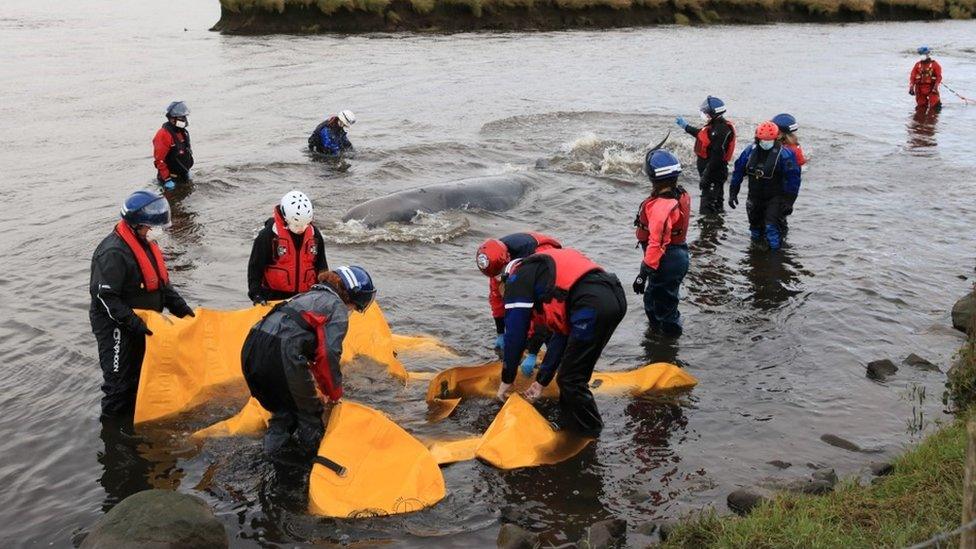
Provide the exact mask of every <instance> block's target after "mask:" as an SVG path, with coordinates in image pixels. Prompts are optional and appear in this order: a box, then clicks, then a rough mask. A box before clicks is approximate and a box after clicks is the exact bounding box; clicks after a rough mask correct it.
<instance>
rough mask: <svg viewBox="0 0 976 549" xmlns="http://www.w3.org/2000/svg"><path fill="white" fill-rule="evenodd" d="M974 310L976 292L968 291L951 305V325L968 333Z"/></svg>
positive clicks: (975, 307) (975, 306)
mask: <svg viewBox="0 0 976 549" xmlns="http://www.w3.org/2000/svg"><path fill="white" fill-rule="evenodd" d="M974 310H976V294H974V293H973V292H969V293H968V294H966V296H964V297H963V298H962V299H960V300H959V301H957V302H956V304H955V305H953V306H952V327H953V328H955V329H957V330H959V331H960V332H962V333H969V327H970V326H972V322H973V311H974Z"/></svg>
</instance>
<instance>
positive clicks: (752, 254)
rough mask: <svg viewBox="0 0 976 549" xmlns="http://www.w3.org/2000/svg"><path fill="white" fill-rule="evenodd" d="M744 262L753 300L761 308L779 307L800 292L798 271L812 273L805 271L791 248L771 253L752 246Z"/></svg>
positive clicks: (765, 309)
mask: <svg viewBox="0 0 976 549" xmlns="http://www.w3.org/2000/svg"><path fill="white" fill-rule="evenodd" d="M744 261H745V263H746V277H747V278H748V279H749V283H750V284H751V285H752V296H751V297H752V302H753V304H754V305H755V307H756V308H757V309H759V310H761V311H771V310H774V309H777V308H779V307H780V306H781V305H782V304H783V303H785V302H786V301H788V300H789V299H790V298H791V297H793V296H795V295H797V294H799V293H800V292H801V291H802V288H801V285H800V277H799V274H800V273H803V274H810V273H807V272H804V271H803V270H802V269H803V267H802V266H801V265H799V264H797V263H796V261H795V259H794V256H793V253H792V252H791V251H790V250H788V249H782V250H779V251H776V252H769V251H764V250H759V249H757V248H756V247H751V248H750V250H749V253H748V255H746V258H745V259H744Z"/></svg>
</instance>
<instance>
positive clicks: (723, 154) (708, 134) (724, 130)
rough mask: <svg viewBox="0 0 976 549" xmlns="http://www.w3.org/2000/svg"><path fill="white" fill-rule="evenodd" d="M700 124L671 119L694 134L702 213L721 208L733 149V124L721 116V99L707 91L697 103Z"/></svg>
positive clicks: (709, 213)
mask: <svg viewBox="0 0 976 549" xmlns="http://www.w3.org/2000/svg"><path fill="white" fill-rule="evenodd" d="M699 111H700V115H701V119H702V121H703V122H704V123H705V124H704V125H703V126H702V127H700V128H699V127H696V126H692V125H691V124H689V123H688V122H687V121H685V119H684V118H682V117H680V116H679V117H678V118H677V119H676V120H675V123H676V124H677V125H678V126H679V127H680V128H681V129H683V130H685V131H686V132H688V133H689V134H690V135H693V136H694V137H695V156H697V157H698V176H699V177H700V181H699V186H700V188H701V204H700V205H699V207H698V208H699V209H698V211H699V213H701V214H702V215H712V214H719V213H722V212H724V211H725V207H724V205H723V203H724V202H725V180H726V179H727V178H728V177H729V161H730V160H732V155H733V153H735V126H734V125H732V122H731V121H729V120H726V119H725V103H724V102H723V101H722V100H721V99H719V98H718V97H712V96H711V95H709V96H708V97H706V98H705V101H703V102H702V104H701V106H700V107H699Z"/></svg>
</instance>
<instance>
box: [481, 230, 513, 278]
mask: <svg viewBox="0 0 976 549" xmlns="http://www.w3.org/2000/svg"><path fill="white" fill-rule="evenodd" d="M476 258H477V260H478V268H479V269H481V272H483V273H485V276H498V275H500V274H501V273H502V269H504V268H505V265H507V264H508V262H509V261H511V259H512V258H511V256H510V255H509V253H508V246H506V245H505V243H504V242H502V241H501V240H498V239H495V238H489V239H488V240H485V242H484V244H482V245H481V247H480V248H478V255H477V256H476Z"/></svg>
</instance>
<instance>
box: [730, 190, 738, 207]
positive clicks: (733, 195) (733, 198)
mask: <svg viewBox="0 0 976 549" xmlns="http://www.w3.org/2000/svg"><path fill="white" fill-rule="evenodd" d="M738 205H739V191H729V207H730V208H732V209H733V210H734V209H735V207H736V206H738Z"/></svg>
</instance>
